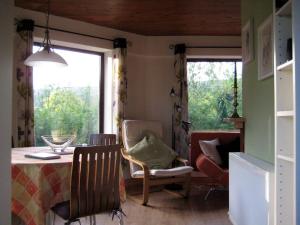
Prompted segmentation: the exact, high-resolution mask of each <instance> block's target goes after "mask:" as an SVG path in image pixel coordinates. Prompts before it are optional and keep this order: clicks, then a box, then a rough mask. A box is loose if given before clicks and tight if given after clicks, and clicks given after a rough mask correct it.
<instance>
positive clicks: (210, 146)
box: [199, 138, 222, 165]
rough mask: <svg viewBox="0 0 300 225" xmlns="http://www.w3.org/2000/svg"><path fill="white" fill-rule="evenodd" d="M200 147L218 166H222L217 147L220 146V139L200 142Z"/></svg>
mask: <svg viewBox="0 0 300 225" xmlns="http://www.w3.org/2000/svg"><path fill="white" fill-rule="evenodd" d="M199 145H200V147H201V149H202V152H203V153H204V155H206V156H207V157H208V158H210V159H211V160H213V161H214V162H216V163H217V164H218V165H221V164H222V160H221V158H220V155H219V152H218V150H217V145H220V142H219V139H218V138H215V139H213V140H199Z"/></svg>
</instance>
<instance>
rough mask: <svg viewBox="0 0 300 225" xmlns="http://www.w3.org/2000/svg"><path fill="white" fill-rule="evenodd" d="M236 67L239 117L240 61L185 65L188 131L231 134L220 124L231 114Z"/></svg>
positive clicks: (240, 113)
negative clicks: (216, 131)
mask: <svg viewBox="0 0 300 225" xmlns="http://www.w3.org/2000/svg"><path fill="white" fill-rule="evenodd" d="M235 65H236V66H237V84H238V113H239V115H240V116H241V115H242V79H241V74H242V63H241V61H239V60H218V59H216V60H213V59H209V60H202V59H197V60H195V59H190V60H188V63H187V72H188V94H189V118H190V121H191V123H192V125H191V130H230V129H234V127H233V125H232V124H229V123H226V122H223V119H224V118H226V117H229V116H231V114H232V111H233V106H232V104H233V80H234V70H235Z"/></svg>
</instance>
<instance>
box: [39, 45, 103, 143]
mask: <svg viewBox="0 0 300 225" xmlns="http://www.w3.org/2000/svg"><path fill="white" fill-rule="evenodd" d="M39 48H40V47H39V46H37V45H35V46H34V47H33V52H36V51H38V50H39ZM54 50H55V52H57V53H58V54H60V55H61V56H62V57H63V58H64V59H65V60H66V61H67V63H68V66H67V67H64V68H53V67H47V66H45V67H34V69H33V90H34V121H35V141H36V145H37V146H41V145H45V144H44V142H43V141H42V139H41V135H51V134H52V135H53V134H60V135H66V134H75V135H76V144H82V143H87V142H88V137H89V135H90V134H91V133H98V132H101V131H102V130H103V119H102V118H103V100H102V99H103V94H100V93H101V92H100V90H101V89H102V90H103V88H102V86H103V79H101V78H102V77H103V76H102V75H103V67H102V65H103V54H102V53H96V52H89V51H81V50H74V49H68V48H60V47H55V48H54ZM100 80H101V83H100Z"/></svg>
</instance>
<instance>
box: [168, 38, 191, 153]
mask: <svg viewBox="0 0 300 225" xmlns="http://www.w3.org/2000/svg"><path fill="white" fill-rule="evenodd" d="M185 50H186V47H185V45H184V44H178V45H176V46H175V62H174V69H175V77H176V82H175V84H174V87H173V88H174V93H175V96H174V97H175V99H174V106H173V121H172V122H173V134H172V135H173V139H174V140H173V143H174V145H175V146H173V147H174V148H175V151H176V152H177V153H178V154H179V155H180V156H181V157H184V158H188V146H189V135H188V134H189V122H188V121H189V118H188V83H187V70H186V65H187V62H186V53H185Z"/></svg>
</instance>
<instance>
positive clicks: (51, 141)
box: [41, 135, 76, 152]
mask: <svg viewBox="0 0 300 225" xmlns="http://www.w3.org/2000/svg"><path fill="white" fill-rule="evenodd" d="M41 138H42V139H43V141H44V142H45V143H46V144H47V145H49V146H50V148H51V149H52V151H54V152H64V150H65V149H66V148H67V147H68V146H69V145H70V144H71V143H72V142H73V141H74V139H75V138H76V135H42V136H41Z"/></svg>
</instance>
